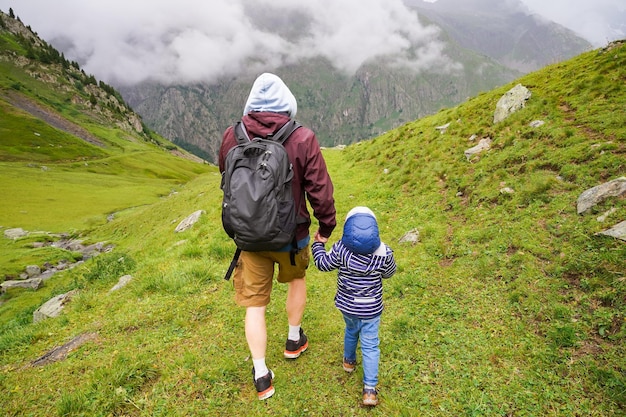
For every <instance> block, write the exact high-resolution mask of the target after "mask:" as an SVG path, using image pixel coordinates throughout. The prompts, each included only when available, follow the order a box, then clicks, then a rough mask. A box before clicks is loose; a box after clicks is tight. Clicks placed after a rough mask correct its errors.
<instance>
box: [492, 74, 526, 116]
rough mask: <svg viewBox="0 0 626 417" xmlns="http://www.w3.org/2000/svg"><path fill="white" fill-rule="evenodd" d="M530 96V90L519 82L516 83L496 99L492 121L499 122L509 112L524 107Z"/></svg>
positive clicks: (511, 112) (508, 114)
mask: <svg viewBox="0 0 626 417" xmlns="http://www.w3.org/2000/svg"><path fill="white" fill-rule="evenodd" d="M530 96H531V92H530V90H528V88H526V87H524V86H523V85H521V84H517V85H516V86H515V87H513V88H511V89H510V90H509V91H507V92H506V93H505V94H504V95H503V96H502V97H501V98H500V100H498V103H497V104H496V111H495V113H494V115H493V122H494V123H498V122H501V121H502V120H504V119H506V118H507V117H509V116H510V115H511V114H513V113H515V112H516V111H518V110H520V109H522V108H524V107H525V106H526V101H527V100H528V99H529V98H530Z"/></svg>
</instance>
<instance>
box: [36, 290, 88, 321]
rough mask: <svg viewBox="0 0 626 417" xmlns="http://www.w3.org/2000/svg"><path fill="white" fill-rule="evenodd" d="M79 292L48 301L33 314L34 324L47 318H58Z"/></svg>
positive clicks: (73, 291)
mask: <svg viewBox="0 0 626 417" xmlns="http://www.w3.org/2000/svg"><path fill="white" fill-rule="evenodd" d="M77 292H78V290H72V291H70V292H67V293H65V294H61V295H57V296H56V297H53V298H51V299H50V300H48V301H46V302H45V303H44V304H43V305H42V306H41V307H39V308H38V309H37V310H35V312H34V313H33V323H38V322H40V321H42V320H45V319H47V318H52V317H58V316H59V314H61V312H62V311H63V308H64V307H65V304H66V303H68V302H69V301H70V300H71V299H72V297H73V296H74V295H76V293H77Z"/></svg>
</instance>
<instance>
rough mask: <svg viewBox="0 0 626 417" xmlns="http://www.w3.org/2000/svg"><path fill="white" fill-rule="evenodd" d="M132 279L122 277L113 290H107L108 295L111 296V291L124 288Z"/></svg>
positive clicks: (127, 276)
mask: <svg viewBox="0 0 626 417" xmlns="http://www.w3.org/2000/svg"><path fill="white" fill-rule="evenodd" d="M132 279H133V276H132V275H124V276H123V277H121V278H120V279H119V280H118V281H117V284H115V285H114V286H113V288H111V289H110V290H109V294H111V293H112V292H113V291H117V290H119V289H120V288H124V287H125V286H126V285H127V284H128V283H129V282H130V281H131V280H132Z"/></svg>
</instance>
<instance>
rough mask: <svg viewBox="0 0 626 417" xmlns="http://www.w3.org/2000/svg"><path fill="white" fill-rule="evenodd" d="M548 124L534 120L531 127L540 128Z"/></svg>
mask: <svg viewBox="0 0 626 417" xmlns="http://www.w3.org/2000/svg"><path fill="white" fill-rule="evenodd" d="M545 123H546V122H544V121H543V120H533V121H532V122H530V124H529V126H530V127H540V126H543V125H544V124H545Z"/></svg>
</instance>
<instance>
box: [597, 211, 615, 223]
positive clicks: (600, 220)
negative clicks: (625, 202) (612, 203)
mask: <svg viewBox="0 0 626 417" xmlns="http://www.w3.org/2000/svg"><path fill="white" fill-rule="evenodd" d="M616 211H617V209H616V208H615V207H613V208H612V209H610V210H608V211H606V212H604V214H603V215H601V216H598V218H597V219H596V220H598V222H600V223H603V222H604V221H606V219H607V217H609V216H610V215H611V214H613V213H615V212H616Z"/></svg>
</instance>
